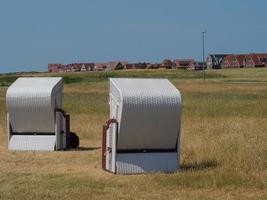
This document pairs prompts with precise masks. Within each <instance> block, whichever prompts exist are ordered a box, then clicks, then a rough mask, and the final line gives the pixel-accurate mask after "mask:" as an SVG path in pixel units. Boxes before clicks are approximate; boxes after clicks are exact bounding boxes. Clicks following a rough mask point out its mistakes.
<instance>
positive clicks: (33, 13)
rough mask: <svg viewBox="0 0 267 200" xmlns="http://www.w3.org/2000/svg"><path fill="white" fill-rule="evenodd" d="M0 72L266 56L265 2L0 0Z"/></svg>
mask: <svg viewBox="0 0 267 200" xmlns="http://www.w3.org/2000/svg"><path fill="white" fill-rule="evenodd" d="M0 26H1V27H0V72H10V71H29V70H37V71H45V70H46V69H47V64H48V63H72V62H89V61H94V62H102V61H110V60H128V61H132V62H138V61H148V62H160V61H162V60H163V59H164V58H171V59H174V58H195V59H198V60H200V59H201V56H202V52H201V31H202V30H207V31H208V33H207V35H206V41H207V42H206V45H207V49H206V54H208V53H247V52H267V1H266V0H1V2H0Z"/></svg>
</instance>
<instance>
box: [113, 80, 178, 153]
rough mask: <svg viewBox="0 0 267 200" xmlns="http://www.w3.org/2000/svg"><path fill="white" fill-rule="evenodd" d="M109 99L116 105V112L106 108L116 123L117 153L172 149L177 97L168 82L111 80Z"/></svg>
mask: <svg viewBox="0 0 267 200" xmlns="http://www.w3.org/2000/svg"><path fill="white" fill-rule="evenodd" d="M110 95H112V96H113V97H116V99H117V102H118V103H117V108H114V104H110V106H113V107H111V108H110V109H111V111H112V113H117V114H116V115H117V116H115V118H116V119H117V121H118V122H119V131H118V140H117V141H118V143H117V148H118V150H131V149H173V148H175V147H176V144H177V139H178V136H179V132H180V113H181V96H180V92H179V91H178V90H177V89H176V87H175V86H174V85H173V84H172V83H171V82H170V81H168V80H167V79H130V78H112V79H110ZM114 109H117V110H116V111H114ZM113 117H114V116H113Z"/></svg>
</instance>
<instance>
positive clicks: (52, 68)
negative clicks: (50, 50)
mask: <svg viewBox="0 0 267 200" xmlns="http://www.w3.org/2000/svg"><path fill="white" fill-rule="evenodd" d="M63 67H64V65H63V64H61V63H53V64H48V72H60V71H62V69H63Z"/></svg>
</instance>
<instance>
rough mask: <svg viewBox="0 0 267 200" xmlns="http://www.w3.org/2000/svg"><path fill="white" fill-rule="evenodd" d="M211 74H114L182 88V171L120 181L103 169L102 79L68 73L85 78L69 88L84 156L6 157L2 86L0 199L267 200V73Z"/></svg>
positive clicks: (73, 123)
mask: <svg viewBox="0 0 267 200" xmlns="http://www.w3.org/2000/svg"><path fill="white" fill-rule="evenodd" d="M171 73H173V74H171ZM180 73H181V74H180ZM183 73H185V74H186V75H185V74H183ZM195 73H197V74H195ZM209 73H210V79H209V80H207V81H206V82H205V83H203V81H202V80H199V79H198V77H199V76H198V72H169V71H164V70H163V71H159V72H151V71H133V72H118V74H116V73H115V74H112V76H120V77H121V76H124V74H125V76H131V75H133V76H141V77H142V76H144V77H169V78H171V81H172V82H173V83H174V84H175V85H176V87H177V88H179V89H180V91H181V93H182V98H183V110H182V111H183V113H182V137H181V164H182V167H181V170H180V171H178V172H176V173H172V174H162V173H156V174H146V175H136V176H133V175H132V176H120V175H113V174H110V173H107V172H105V171H103V170H102V169H101V127H102V124H103V123H104V122H105V120H106V119H107V117H108V104H107V99H108V97H107V89H108V85H107V80H106V78H103V77H102V75H99V77H98V74H93V75H91V74H90V73H84V74H81V73H77V74H71V75H64V76H70V77H71V78H75V77H81V80H80V79H79V81H80V82H79V81H77V82H73V83H70V84H65V86H64V87H65V88H64V108H65V109H66V110H67V111H68V112H69V113H70V114H71V129H72V130H73V131H74V132H76V133H77V134H78V135H79V136H80V141H81V149H80V150H79V151H67V152H43V153H39V152H9V151H7V148H6V145H7V142H6V140H7V139H6V119H5V115H6V107H5V91H6V88H7V87H5V86H3V87H0V117H1V120H0V199H59V198H61V199H236V200H237V199H255V200H258V199H267V189H266V185H267V83H266V81H267V78H266V77H267V76H266V75H267V69H249V70H221V71H215V72H214V71H212V72H208V74H209ZM129 74H130V75H129ZM212 74H213V75H212ZM214 74H215V75H214ZM253 74H254V76H253ZM38 75H41V76H43V75H47V74H38ZM263 75H265V78H264V76H263ZM92 76H93V77H92ZM186 76H188V77H186ZM212 76H214V77H213V78H212ZM217 76H218V77H219V78H216V77H217ZM90 77H91V78H92V80H91V79H90ZM179 77H182V78H179ZM73 80H74V79H73ZM75 80H76V79H75ZM77 80H78V79H77Z"/></svg>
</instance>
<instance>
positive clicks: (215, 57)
mask: <svg viewBox="0 0 267 200" xmlns="http://www.w3.org/2000/svg"><path fill="white" fill-rule="evenodd" d="M225 56H227V54H210V55H209V56H208V58H207V61H206V64H207V68H209V69H220V68H221V62H222V60H223V59H224V57H225Z"/></svg>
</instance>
